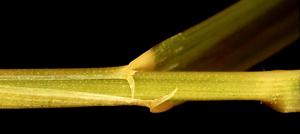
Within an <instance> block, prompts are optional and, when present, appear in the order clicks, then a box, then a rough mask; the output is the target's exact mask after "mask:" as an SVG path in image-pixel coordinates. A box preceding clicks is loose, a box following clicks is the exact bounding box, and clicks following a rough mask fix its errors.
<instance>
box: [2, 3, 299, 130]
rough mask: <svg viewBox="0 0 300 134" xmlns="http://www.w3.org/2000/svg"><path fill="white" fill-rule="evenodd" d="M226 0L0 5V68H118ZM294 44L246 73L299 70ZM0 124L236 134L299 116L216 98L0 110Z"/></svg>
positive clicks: (290, 124) (288, 124) (291, 122)
mask: <svg viewBox="0 0 300 134" xmlns="http://www.w3.org/2000/svg"><path fill="white" fill-rule="evenodd" d="M234 2H235V1H233V0H229V1H225V0H213V1H200V2H183V1H182V2H171V3H158V2H157V3H155V2H144V1H143V2H140V3H138V2H132V3H130V2H128V1H126V2H123V3H122V2H112V3H75V2H70V3H13V4H10V5H8V6H7V9H6V8H5V9H2V10H3V12H2V19H1V21H2V25H1V49H0V50H1V52H0V68H3V69H5V68H75V67H81V68H82V67H83V68H85V67H87V68H88V67H106V66H117V65H124V64H127V63H129V62H130V61H131V60H133V59H134V58H135V57H137V56H138V55H140V54H142V53H143V52H144V51H146V50H147V49H149V48H151V47H152V46H153V45H154V44H157V43H159V42H160V41H163V40H164V39H166V38H168V37H170V36H172V35H174V34H176V33H178V32H180V31H183V30H185V29H187V28H189V27H191V26H193V25H195V24H197V23H199V22H201V21H203V20H204V19H206V18H208V17H210V16H212V15H214V14H215V13H217V12H219V11H221V10H222V9H224V8H225V7H227V6H229V5H231V4H232V3H234ZM299 46H300V44H299V39H298V40H297V41H296V42H294V43H293V44H292V45H290V46H289V47H287V48H285V49H284V50H282V51H281V52H279V53H277V54H276V55H274V56H272V57H271V58H269V59H267V60H265V61H263V62H261V63H259V64H258V65H256V66H255V67H253V68H252V69H251V70H274V69H299V68H300V65H299V61H298V60H297V58H298V57H300V55H299V51H300V48H299ZM0 122H1V124H3V125H1V127H2V128H3V127H7V126H8V127H14V128H15V129H10V130H22V131H23V130H30V131H31V130H37V128H40V129H42V130H47V131H51V130H53V131H56V130H58V129H60V128H64V129H65V130H67V131H69V130H73V131H74V130H75V131H77V130H84V131H90V130H96V131H97V132H101V131H103V129H106V130H110V131H115V130H121V131H123V129H124V128H125V129H126V130H128V131H129V132H130V131H133V132H139V130H134V129H136V128H142V129H143V131H146V132H147V131H153V132H156V133H158V132H160V130H167V131H174V130H175V131H177V130H184V131H196V132H202V131H204V130H209V131H220V130H221V131H228V132H232V131H237V132H238V131H239V129H237V128H241V129H243V130H244V131H250V130H258V129H265V130H268V131H271V130H278V129H283V130H284V129H289V128H297V127H298V126H299V124H300V114H299V113H292V114H281V113H277V112H275V111H273V110H272V109H270V108H268V107H266V106H264V105H260V104H259V102H255V101H253V102H252V101H247V102H240V101H230V102H223V101H221V102H188V103H185V104H183V105H180V106H177V107H175V108H173V109H172V110H170V111H168V112H165V113H160V114H152V113H150V112H149V111H148V109H147V108H143V107H127V106H122V107H88V108H66V109H32V110H0ZM110 127H114V128H113V129H109V128H110ZM18 128H20V129H18ZM21 128H22V129H21ZM125 129H124V130H125Z"/></svg>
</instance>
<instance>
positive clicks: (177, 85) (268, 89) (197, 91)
mask: <svg viewBox="0 0 300 134" xmlns="http://www.w3.org/2000/svg"><path fill="white" fill-rule="evenodd" d="M121 68H122V67H121ZM108 70H110V69H104V70H103V69H83V70H81V71H79V70H77V71H78V72H86V73H82V74H78V73H77V71H74V70H64V71H61V70H38V71H37V70H35V71H32V70H21V71H16V70H14V71H6V73H5V71H2V73H1V74H2V75H1V77H0V88H1V90H0V105H2V107H3V108H5V105H4V104H10V107H21V108H22V107H29V108H30V107H61V106H91V105H128V104H134V105H144V106H149V104H148V101H145V102H142V101H137V100H157V99H159V98H162V97H164V96H167V95H170V94H172V92H173V93H174V95H171V96H169V98H167V99H166V100H171V101H189V100H204V101H206V100H258V101H262V102H266V103H268V104H271V106H273V107H275V108H276V109H277V110H279V111H282V112H294V111H299V110H300V85H299V81H300V71H299V70H296V71H267V72H136V73H135V74H134V75H133V78H134V81H135V98H134V99H131V98H130V97H131V92H130V87H129V84H128V81H127V80H126V79H120V78H117V77H115V76H114V75H115V73H113V74H114V75H111V73H107V72H110V71H108ZM112 70H115V68H113V69H112ZM103 71H104V73H102V72H103ZM11 72H13V74H11ZM112 72H114V71H112ZM74 76H76V77H74ZM174 91H175V92H174ZM31 92H32V93H31ZM72 94H74V96H72ZM87 94H88V95H87ZM99 95H100V96H99ZM101 95H104V97H103V96H101ZM7 96H14V97H10V98H7ZM30 96H31V97H32V99H30ZM33 96H34V97H33ZM105 96H110V97H112V98H105ZM80 97H82V98H84V99H80ZM113 97H122V98H126V99H125V100H123V101H119V100H118V99H113ZM22 99H23V101H22ZM39 100H40V101H39ZM166 100H163V101H162V102H161V103H163V102H164V101H166ZM64 101H65V102H66V103H63V102H64ZM72 101H74V102H72ZM8 102H9V103H8ZM14 102H16V103H14ZM33 102H34V104H32V105H30V104H31V103H33ZM58 102H59V103H58ZM71 102H72V104H70V103H71ZM75 102H76V104H77V103H79V104H78V105H75V104H73V103H75ZM146 103H147V104H146ZM151 106H152V105H151ZM7 107H9V106H7ZM149 107H150V106H149ZM150 108H151V107H150Z"/></svg>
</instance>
